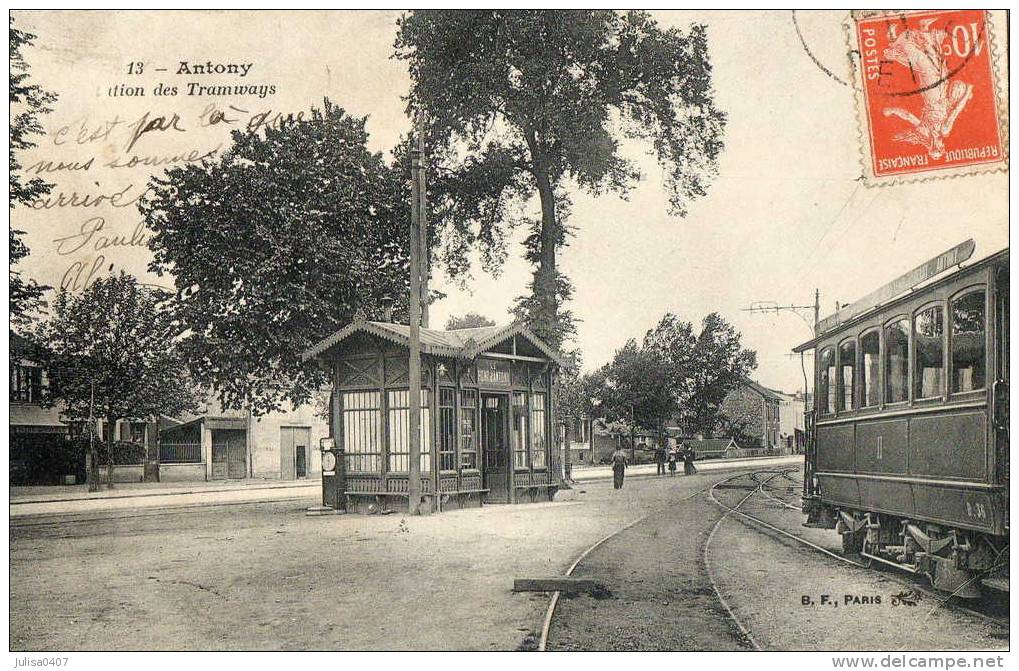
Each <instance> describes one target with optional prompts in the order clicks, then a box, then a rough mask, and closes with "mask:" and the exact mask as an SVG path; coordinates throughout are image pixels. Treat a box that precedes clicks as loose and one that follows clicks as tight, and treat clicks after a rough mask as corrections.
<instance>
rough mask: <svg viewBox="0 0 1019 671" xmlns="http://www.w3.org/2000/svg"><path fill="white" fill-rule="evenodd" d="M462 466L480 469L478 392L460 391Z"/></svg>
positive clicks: (472, 390)
mask: <svg viewBox="0 0 1019 671" xmlns="http://www.w3.org/2000/svg"><path fill="white" fill-rule="evenodd" d="M460 466H461V467H462V468H477V467H478V392H477V390H476V389H461V390H460Z"/></svg>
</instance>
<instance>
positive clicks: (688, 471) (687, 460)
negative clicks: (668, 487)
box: [683, 445, 697, 475]
mask: <svg viewBox="0 0 1019 671" xmlns="http://www.w3.org/2000/svg"><path fill="white" fill-rule="evenodd" d="M696 458H697V455H696V454H695V453H694V451H693V448H692V447H690V446H689V445H687V446H686V449H685V450H684V451H683V473H684V474H685V475H693V474H694V473H696V472H697V467H696V466H694V465H693V462H694V459H696Z"/></svg>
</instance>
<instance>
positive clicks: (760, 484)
mask: <svg viewBox="0 0 1019 671" xmlns="http://www.w3.org/2000/svg"><path fill="white" fill-rule="evenodd" d="M792 470H795V469H789V470H787V471H784V473H790V472H792ZM782 473H783V471H779V472H776V471H754V472H753V473H749V474H747V473H744V474H741V475H740V476H735V477H733V478H727V479H726V480H725V481H722V482H719V483H716V484H715V485H713V486H711V487H710V488H708V498H710V499H711V500H712V502H714V503H715V504H716V505H718V506H719V507H720V508H722V509H723V510H725V511H726V514H725V515H723V516H722V517H720V518H719V519H718V521H717V522H716V527H715V528H717V527H718V526H720V525H721V523H722V522H723V521H724V520H725V519H726V518H728V517H729V516H730V515H732V516H735V517H737V518H738V519H740V520H741V521H742V522H744V524H746V526H748V527H750V528H755V529H756V530H757V531H758V532H760V533H762V534H764V535H768V534H767V533H765V532H763V531H761V529H762V528H763V529H766V530H767V531H770V532H773V533H775V534H778V535H779V536H780V537H782V538H786V539H789V540H791V541H794V542H796V543H798V544H800V545H802V546H805V547H807V548H809V549H811V550H813V551H815V552H817V553H820V554H822V555H825V556H827V557H828V558H830V559H834V560H836V561H838V562H840V563H843V564H849V565H850V566H853V567H856V568H861V569H864V570H868V571H870V570H875V569H874V567H873V566H872V565H871V564H863V563H860V562H857V561H854V560H852V559H850V558H848V557H845V556H843V555H841V554H839V553H836V552H833V551H831V550H829V549H827V548H824V547H822V546H820V545H818V544H816V543H813V542H811V541H809V540H807V539H805V538H803V537H802V536H798V535H797V534H794V533H791V532H789V531H786V530H785V529H781V528H779V527H777V526H775V525H774V524H770V523H769V522H767V521H765V520H763V519H761V518H759V517H756V516H754V515H750V514H749V513H747V512H745V511H743V510H740V508H742V507H743V506H744V505H745V504H746V503H747V502H748V501H750V500H751V499H752V498H753V496H754V494H761V495H763V496H764V497H765V498H766V499H769V500H771V501H773V502H777V503H779V504H781V505H782V506H783V507H785V508H789V509H794V510H801V508H800V507H799V506H793V505H791V504H789V503H787V502H785V501H782V500H780V499H778V498H776V497H774V496H772V495H771V494H769V493H768V492H767V491H766V488H767V487H768V486H769V484H770V481H771V480H772V479H774V477H777V476H778V475H781V474H782ZM760 474H773V475H771V477H769V478H767V479H766V480H763V481H762V480H761V479H760V478H758V477H757V476H758V475H760ZM739 477H749V478H750V479H751V480H752V481H753V482H754V483H755V484H756V487H754V488H753V489H751V491H750V492H749V493H748V494H747V495H746V496H745V497H743V498H742V499H741V500H740V501H739V502H738V503H737V504H735V505H734V506H730V505H728V504H726V503H724V502H722V501H720V500H719V498H718V497H717V496H716V491H717V490H718V489H719V485H721V484H722V483H723V482H724V483H728V482H729V481H730V480H735V479H738V478H739ZM712 531H713V532H714V529H713V530H712ZM775 540H778V539H775ZM706 555H707V552H706V551H705V556H706ZM709 575H710V570H709ZM882 575H883V576H885V577H887V578H888V579H890V580H892V581H893V582H896V583H898V584H900V585H902V586H904V587H908V588H909V589H912V590H915V591H917V592H919V593H921V594H922V595H924V596H925V597H927V598H929V599H931V600H933V601H934V602H935V605H934V607H933V608H932V609H931V610H930V612H929V613H928V617H929V616H930V615H931V614H933V613H934V612H935V611H936V610H938V609H939V608H943V607H949V608H951V609H952V610H955V611H960V612H964V613H966V614H968V615H970V616H972V617H975V618H977V619H980V620H982V621H985V622H988V623H990V624H994V625H996V626H999V627H1004V628H1005V629H1008V627H1009V617H1008V615H1004V616H998V615H992V614H988V613H985V612H983V611H981V610H979V609H978V608H974V607H973V606H971V605H969V604H967V603H966V602H964V601H959V600H957V599H956V600H953V599H952V598H951V596H946V595H944V594H940V593H938V592H935V591H933V590H931V589H928V588H927V587H924V586H922V585H920V584H918V583H919V579H909V578H907V577H905V576H903V575H901V574H899V573H898V572H897V571H882ZM918 578H919V577H918ZM720 596H721V595H720ZM727 610H728V609H727ZM729 613H730V615H731V616H732V617H733V619H734V620H735V621H736V624H737V626H738V628H739V629H740V630H745V628H744V626H743V625H742V623H740V622H738V620H737V618H736V617H735V614H733V613H732V611H731V610H729Z"/></svg>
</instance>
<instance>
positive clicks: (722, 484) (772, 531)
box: [538, 468, 1009, 651]
mask: <svg viewBox="0 0 1019 671" xmlns="http://www.w3.org/2000/svg"><path fill="white" fill-rule="evenodd" d="M797 471H798V469H796V468H791V469H782V470H761V471H751V472H742V473H737V474H734V475H731V476H729V477H726V478H723V479H721V480H718V481H716V482H714V483H712V484H710V485H707V486H705V487H701V488H698V489H697V490H696V491H694V492H692V493H690V494H688V495H686V496H684V497H683V498H682V499H680V500H679V501H678V502H679V503H682V502H687V501H691V500H693V499H696V498H698V497H701V496H705V498H706V499H707V500H709V501H711V502H712V503H713V504H714V505H715V506H717V507H718V508H720V509H722V514H721V515H720V516H719V517H718V519H716V520H715V521H714V523H713V524H712V525H711V527H710V530H709V531H708V536H707V538H706V540H705V543H704V545H703V547H702V549H701V550H700V553H701V562H702V563H703V569H704V572H705V574H706V576H707V581H706V582H707V583H709V584H710V588H711V590H712V591H713V592H714V598H715V600H716V602H717V603H718V604H719V606H720V610H721V611H722V612H724V613H725V616H726V617H727V618H728V621H729V625H730V632H731V635H732V636H733V637H734V638H735V639H736V640H737V642H738V644H740V645H742V646H744V647H745V648H748V649H753V650H761V649H762V647H761V646H760V644H759V643H758V642H757V640H756V639H755V637H754V633H753V631H752V630H751V629H750V627H749V626H748V625H747V624H744V623H743V622H742V621H741V620H740V619H739V617H738V616H737V615H736V612H735V610H734V609H733V607H732V605H731V604H730V602H729V599H728V598H727V596H726V595H725V593H724V592H723V590H722V588H721V586H720V585H719V584H718V583H717V582H716V580H715V577H714V576H713V575H712V573H713V572H712V568H711V560H710V558H709V552H710V549H711V544H712V541H713V540H714V537H715V535H716V533H717V531H718V530H719V529H720V527H721V526H722V525H723V523H724V521H725V520H726V519H730V518H732V519H736V520H739V521H740V522H741V523H742V524H744V525H745V526H746V527H748V528H751V529H754V530H755V531H757V532H759V533H761V534H762V535H764V536H767V537H770V538H772V539H773V540H774V541H776V542H780V543H781V542H782V541H783V540H785V541H788V542H787V543H784V544H786V545H787V546H788V545H789V543H794V544H796V545H798V546H803V547H806V548H808V549H809V550H811V551H813V552H815V553H817V554H820V555H823V556H825V557H827V558H828V559H831V560H835V561H837V562H839V563H840V564H848V565H850V566H853V567H854V568H859V569H864V570H866V571H874V570H875V569H874V568H873V567H872V566H871V565H869V564H863V563H860V562H857V561H854V560H853V559H851V558H848V557H845V556H843V555H842V554H840V553H839V552H836V551H832V550H831V549H828V548H826V547H823V546H822V545H819V544H817V543H814V542H812V541H810V540H808V539H806V538H804V537H802V536H800V535H798V534H795V533H792V532H791V531H787V530H786V529H783V528H781V527H780V526H778V525H777V524H772V523H770V522H768V521H767V520H764V519H762V518H761V517H758V516H757V515H755V514H752V512H751V511H749V510H747V509H746V507H747V506H748V505H750V504H752V503H753V502H754V501H760V500H763V501H766V502H767V505H769V506H771V508H770V509H771V510H773V511H774V510H775V509H776V508H775V507H776V506H780V507H781V508H782V509H783V510H786V511H795V512H796V513H800V512H801V508H800V506H797V505H794V504H792V503H790V502H789V501H788V500H783V499H782V497H783V496H786V497H793V496H795V497H797V498H798V496H799V488H800V487H801V482H800V481H798V480H797V479H795V478H794V477H792V474H793V473H795V472H797ZM741 479H742V480H744V481H745V482H743V483H741V482H740V480H741ZM777 480H786V481H788V482H789V485H788V486H781V485H780V486H776V485H775V484H774V482H775V481H777ZM723 492H727V493H728V494H729V495H730V496H734V495H735V496H738V499H737V501H736V502H735V503H731V499H730V502H726V501H725V500H724V498H725V497H724V495H723ZM758 497H759V498H758ZM653 514H655V512H654V511H652V512H649V513H647V514H645V515H641V516H640V517H638V518H636V519H634V520H631V521H630V522H628V523H627V524H625V525H624V526H622V527H620V528H619V529H616V530H615V531H613V532H612V533H610V534H608V535H607V536H605V537H603V538H601V539H599V540H598V541H597V542H595V543H594V544H592V545H591V546H590V547H588V548H586V549H585V550H584V551H583V552H581V553H580V555H578V556H577V558H576V559H575V560H574V561H573V563H572V564H571V565H570V567H569V568H568V569H567V571H566V573H565V575H566V576H570V575H572V574H573V573H574V571H575V570H576V569H577V568H578V566H580V564H581V563H582V562H583V561H584V560H585V559H586V558H588V557H589V556H590V555H591V554H592V553H594V552H595V551H596V550H597V549H598V548H600V547H602V546H603V545H604V544H605V543H607V542H609V541H611V540H612V539H613V538H616V537H617V536H619V535H620V534H622V533H624V532H626V531H627V530H630V529H632V528H634V527H635V526H637V525H638V524H640V523H642V522H644V521H646V520H648V518H649V517H651V516H652V515H653ZM881 574H882V576H884V577H886V578H888V579H889V580H891V581H892V582H895V583H897V584H899V585H901V586H903V587H906V588H908V589H910V590H914V591H916V592H919V593H920V594H922V595H923V596H924V597H925V598H927V599H929V600H930V602H932V603H933V604H934V606H933V608H931V613H933V612H934V611H936V610H938V609H941V608H946V609H949V610H954V611H957V612H962V613H965V614H967V615H969V616H972V617H974V618H976V619H979V620H981V621H984V622H987V623H989V624H992V625H994V626H996V627H1001V628H1004V629H1006V630H1007V629H1008V627H1009V618H1008V615H1007V614H1005V615H1004V616H996V615H993V614H988V613H986V612H982V611H981V610H980V609H979V608H975V607H973V606H971V605H969V604H967V603H966V602H960V601H958V600H956V599H946V597H945V595H944V594H940V593H938V592H935V591H933V590H931V589H928V588H926V587H923V586H921V585H919V584H918V580H917V579H910V578H909V577H908V576H904V575H900V574H899V573H898V572H897V571H891V570H888V571H885V570H881ZM561 598H562V595H561V594H560V593H559V592H554V593H553V594H552V596H551V599H550V601H549V605H548V608H547V610H546V613H545V617H544V621H543V624H542V630H541V635H540V638H539V641H538V650H539V651H545V650H546V649H547V647H548V645H549V636H550V631H551V629H552V626H553V623H554V622H555V618H556V616H557V612H558V606H559V604H560V599H561ZM929 615H930V613H929V614H928V616H929Z"/></svg>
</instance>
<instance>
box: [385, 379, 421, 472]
mask: <svg viewBox="0 0 1019 671" xmlns="http://www.w3.org/2000/svg"><path fill="white" fill-rule="evenodd" d="M387 393H388V398H387V399H386V400H387V401H388V402H389V413H388V414H389V471H390V472H397V473H406V472H408V471H409V470H410V391H409V390H407V389H394V390H390V391H389V392H387ZM430 414H431V413H429V411H428V390H427V389H422V390H421V426H419V427H418V428H419V429H420V433H421V472H422V473H427V472H428V471H429V470H430V469H431V467H432V430H431V426H432V424H431V417H430Z"/></svg>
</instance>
